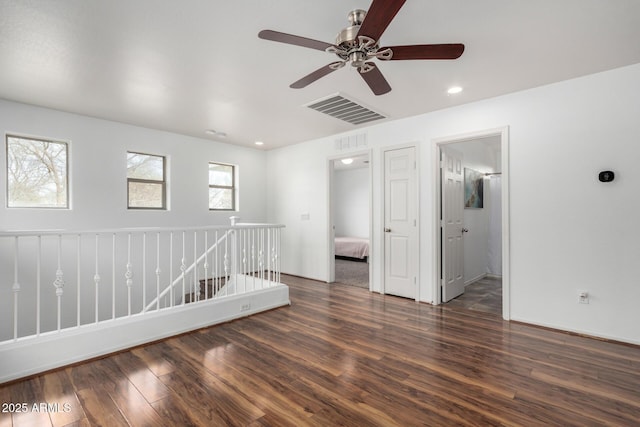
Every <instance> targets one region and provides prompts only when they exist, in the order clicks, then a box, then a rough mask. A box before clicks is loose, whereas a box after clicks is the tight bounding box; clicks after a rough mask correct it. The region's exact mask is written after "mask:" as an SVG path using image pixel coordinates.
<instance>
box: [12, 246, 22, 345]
mask: <svg viewBox="0 0 640 427" xmlns="http://www.w3.org/2000/svg"><path fill="white" fill-rule="evenodd" d="M11 290H12V291H13V340H14V341H17V340H18V294H19V293H20V283H19V282H18V236H15V238H14V241H13V286H12V287H11Z"/></svg>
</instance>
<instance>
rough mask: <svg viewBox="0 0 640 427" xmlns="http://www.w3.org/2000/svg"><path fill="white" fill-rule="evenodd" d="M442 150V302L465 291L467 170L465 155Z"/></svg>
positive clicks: (447, 149)
mask: <svg viewBox="0 0 640 427" xmlns="http://www.w3.org/2000/svg"><path fill="white" fill-rule="evenodd" d="M441 153H442V157H441V159H442V163H441V166H442V181H441V182H442V191H441V194H442V205H441V206H442V223H441V224H442V302H447V301H450V300H452V299H453V298H455V297H457V296H458V295H461V294H462V293H463V292H464V246H463V237H462V236H463V234H464V232H465V231H466V230H465V229H464V222H463V212H464V194H463V191H464V171H463V168H462V154H460V153H458V152H457V151H455V150H452V149H451V148H446V147H441Z"/></svg>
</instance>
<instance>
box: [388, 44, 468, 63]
mask: <svg viewBox="0 0 640 427" xmlns="http://www.w3.org/2000/svg"><path fill="white" fill-rule="evenodd" d="M387 48H388V49H391V51H392V52H393V56H392V57H391V59H390V60H391V61H398V60H404V59H457V58H459V57H460V55H462V52H464V45H463V44H460V43H452V44H416V45H409V46H388V47H385V48H382V49H387ZM382 49H380V50H382Z"/></svg>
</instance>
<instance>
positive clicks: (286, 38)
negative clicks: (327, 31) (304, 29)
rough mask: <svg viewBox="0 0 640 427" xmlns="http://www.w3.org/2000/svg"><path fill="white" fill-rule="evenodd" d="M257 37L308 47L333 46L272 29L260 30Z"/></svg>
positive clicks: (318, 48)
mask: <svg viewBox="0 0 640 427" xmlns="http://www.w3.org/2000/svg"><path fill="white" fill-rule="evenodd" d="M258 37H260V38H261V39H264V40H271V41H274V42H280V43H286V44H292V45H295V46H302V47H308V48H310V49H317V50H323V51H324V50H326V49H327V48H328V47H331V46H334V45H332V44H331V43H326V42H321V41H318V40H313V39H308V38H306V37H300V36H294V35H293V34H287V33H280V32H278V31H272V30H262V31H260V32H259V33H258Z"/></svg>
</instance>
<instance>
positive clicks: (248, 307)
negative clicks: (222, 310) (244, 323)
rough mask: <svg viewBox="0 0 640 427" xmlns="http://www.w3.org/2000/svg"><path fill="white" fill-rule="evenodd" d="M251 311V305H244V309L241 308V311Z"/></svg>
mask: <svg viewBox="0 0 640 427" xmlns="http://www.w3.org/2000/svg"><path fill="white" fill-rule="evenodd" d="M249 310H251V304H243V305H242V307H240V311H249Z"/></svg>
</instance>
